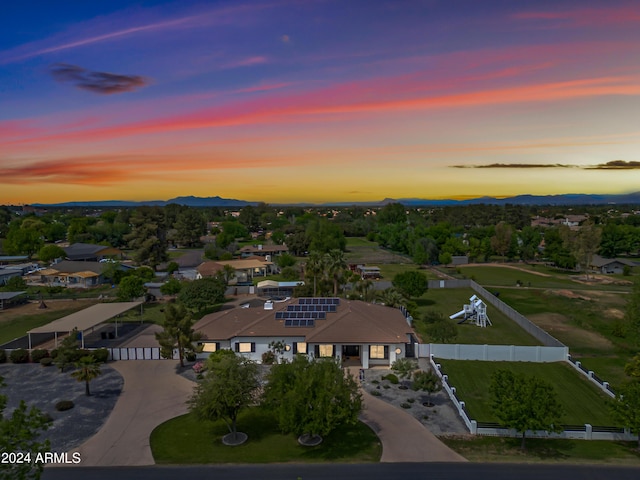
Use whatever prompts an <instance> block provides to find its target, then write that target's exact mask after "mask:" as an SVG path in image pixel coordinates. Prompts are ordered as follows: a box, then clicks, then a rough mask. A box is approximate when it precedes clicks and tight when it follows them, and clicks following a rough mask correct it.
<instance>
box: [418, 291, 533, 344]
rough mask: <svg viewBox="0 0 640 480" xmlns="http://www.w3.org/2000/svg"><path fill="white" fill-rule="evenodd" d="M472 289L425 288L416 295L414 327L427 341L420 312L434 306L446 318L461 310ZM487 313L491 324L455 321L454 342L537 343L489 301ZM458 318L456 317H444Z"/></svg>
mask: <svg viewBox="0 0 640 480" xmlns="http://www.w3.org/2000/svg"><path fill="white" fill-rule="evenodd" d="M474 293H475V292H474V291H473V290H471V289H470V288H460V289H458V288H455V289H453V288H438V289H435V288H434V289H431V290H428V291H427V293H426V294H425V295H423V296H422V297H421V298H419V299H417V301H416V303H417V304H418V311H419V315H418V318H416V319H415V321H414V328H415V329H416V331H417V332H418V333H419V334H420V335H421V337H423V339H424V340H425V341H428V338H427V335H426V333H425V324H424V323H423V322H422V321H421V318H422V315H423V314H424V312H425V311H427V310H436V311H438V312H440V313H442V314H443V315H444V316H445V318H447V319H448V318H449V315H452V314H454V313H456V312H459V311H460V310H462V306H463V305H464V304H466V303H469V297H471V296H472V295H473V294H474ZM487 314H488V316H489V319H490V320H491V322H492V323H493V325H491V326H488V327H486V328H480V327H477V326H475V324H472V323H464V324H461V325H456V326H457V329H458V337H457V338H456V339H455V341H454V343H461V344H479V345H484V344H487V345H540V342H538V341H537V340H536V339H535V338H533V337H532V336H531V335H529V334H528V333H527V332H525V331H524V330H523V329H521V328H520V327H519V326H518V324H516V323H515V322H513V321H512V320H510V319H509V318H508V317H507V316H505V315H504V314H503V313H501V312H499V311H498V310H497V309H495V308H494V307H493V306H492V305H488V306H487ZM447 321H449V322H456V324H457V322H458V320H447Z"/></svg>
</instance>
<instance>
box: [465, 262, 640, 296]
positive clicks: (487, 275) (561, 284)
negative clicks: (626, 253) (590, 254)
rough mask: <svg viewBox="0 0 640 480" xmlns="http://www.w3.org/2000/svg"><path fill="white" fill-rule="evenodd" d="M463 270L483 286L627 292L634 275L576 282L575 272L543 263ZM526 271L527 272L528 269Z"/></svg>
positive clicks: (471, 266)
mask: <svg viewBox="0 0 640 480" xmlns="http://www.w3.org/2000/svg"><path fill="white" fill-rule="evenodd" d="M458 268H459V270H460V272H461V273H463V274H464V275H465V276H466V277H467V278H472V279H473V280H475V281H476V282H478V283H479V284H481V285H483V286H505V287H515V286H516V284H517V283H518V282H520V284H521V285H522V286H523V287H528V288H565V289H570V290H605V291H621V292H628V291H630V290H631V285H630V284H629V282H631V280H632V277H618V278H616V277H614V276H611V277H609V280H610V281H611V283H603V282H593V283H589V284H585V283H583V282H579V281H576V280H575V279H574V277H576V273H575V272H566V271H563V270H558V269H552V268H549V267H545V266H542V265H533V264H531V265H527V264H518V265H517V266H516V267H515V268H512V266H507V265H505V266H500V265H492V266H489V265H487V266H484V265H482V266H475V265H468V266H464V265H462V266H460V267H458ZM525 270H526V271H525Z"/></svg>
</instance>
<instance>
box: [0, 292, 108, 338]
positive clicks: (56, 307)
mask: <svg viewBox="0 0 640 480" xmlns="http://www.w3.org/2000/svg"><path fill="white" fill-rule="evenodd" d="M96 302H97V301H90V300H77V301H73V300H63V301H50V302H48V303H47V306H48V308H47V309H45V310H39V309H38V306H39V303H38V302H35V303H29V304H26V305H20V306H17V307H12V308H8V309H6V310H3V311H1V312H0V345H2V344H4V343H7V342H10V341H12V340H14V339H16V338H20V337H23V336H25V335H26V334H27V331H28V330H31V329H33V328H37V327H41V326H43V325H46V324H47V323H50V322H53V321H54V320H57V319H59V318H62V317H65V316H67V315H70V314H72V313H75V312H77V311H79V310H83V309H85V308H87V307H90V306H91V305H94V304H95V303H96Z"/></svg>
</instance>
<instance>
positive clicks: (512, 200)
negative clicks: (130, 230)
mask: <svg viewBox="0 0 640 480" xmlns="http://www.w3.org/2000/svg"><path fill="white" fill-rule="evenodd" d="M396 202H397V203H402V204H403V205H406V206H411V207H429V206H432V207H438V206H440V207H441V206H450V205H479V204H491V205H505V204H512V205H607V204H627V205H636V204H637V205H640V192H635V193H627V194H615V195H599V194H583V193H577V194H562V195H517V196H514V197H506V198H495V197H478V198H471V199H465V200H454V199H443V200H429V199H424V198H398V199H394V198H385V199H384V200H380V201H370V202H326V203H322V204H312V203H305V202H301V203H288V204H277V203H272V204H271V205H280V206H294V205H295V206H308V207H314V206H315V207H329V206H336V207H340V206H341V207H347V206H368V207H379V206H383V205H387V204H389V203H396ZM171 203H175V204H179V205H185V206H188V207H227V208H229V207H231V208H242V207H245V206H247V205H254V206H255V205H257V204H258V202H248V201H245V200H235V199H230V198H221V197H218V196H216V197H194V196H187V197H176V198H171V199H169V200H149V201H141V202H133V201H126V200H103V201H87V202H82V201H79V202H65V203H53V204H44V203H37V204H33V206H35V207H45V208H46V207H51V208H55V207H60V208H74V207H108V208H118V207H139V206H143V205H149V206H165V205H169V204H171Z"/></svg>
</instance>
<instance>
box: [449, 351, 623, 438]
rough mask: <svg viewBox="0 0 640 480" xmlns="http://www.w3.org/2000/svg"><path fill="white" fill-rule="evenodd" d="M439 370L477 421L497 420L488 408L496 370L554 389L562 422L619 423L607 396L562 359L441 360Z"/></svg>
mask: <svg viewBox="0 0 640 480" xmlns="http://www.w3.org/2000/svg"><path fill="white" fill-rule="evenodd" d="M438 363H440V364H441V365H442V371H443V372H444V373H446V374H447V375H449V382H450V384H451V385H453V386H454V387H456V395H457V396H458V398H460V399H461V400H464V401H465V404H466V410H467V412H468V414H469V417H470V418H472V419H474V420H477V421H479V422H497V421H498V419H497V417H496V416H495V415H494V414H493V412H492V411H491V407H490V402H491V397H490V394H489V385H490V384H491V375H492V374H493V372H495V371H496V370H499V369H509V370H511V371H513V372H514V373H519V374H526V375H537V376H539V377H541V378H543V379H544V380H546V381H547V382H549V383H550V384H552V385H553V386H554V388H555V391H556V394H557V395H558V400H559V401H560V403H561V404H562V405H563V407H564V410H565V414H564V416H563V419H562V422H563V424H565V425H583V424H585V423H590V424H591V425H594V426H618V425H617V422H615V421H614V420H613V418H612V417H611V415H610V413H609V410H608V408H607V405H606V404H607V402H608V400H609V397H607V396H606V395H605V394H604V393H602V392H601V391H600V390H599V389H598V388H596V387H595V386H594V385H593V384H591V383H590V382H589V381H588V380H586V379H585V378H583V377H582V376H581V375H580V374H579V373H577V372H576V371H575V370H574V369H573V368H572V367H571V366H569V365H567V364H566V363H564V362H556V363H529V362H474V361H464V360H440V359H438Z"/></svg>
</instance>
